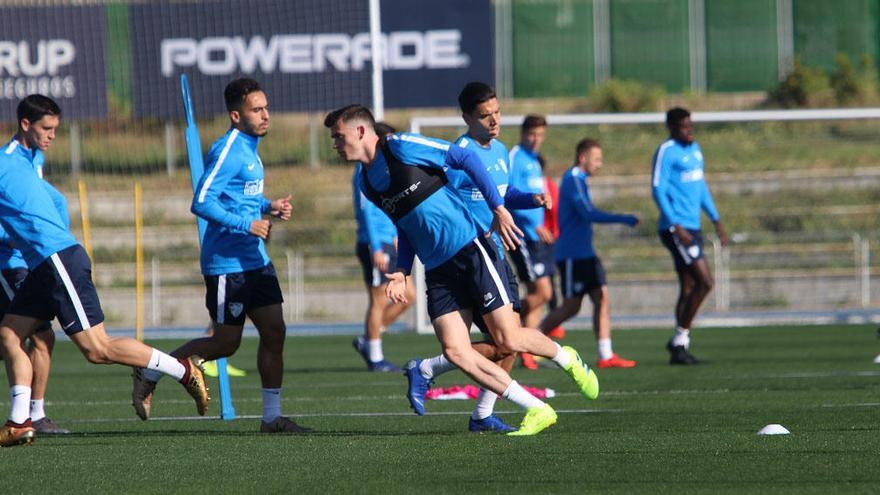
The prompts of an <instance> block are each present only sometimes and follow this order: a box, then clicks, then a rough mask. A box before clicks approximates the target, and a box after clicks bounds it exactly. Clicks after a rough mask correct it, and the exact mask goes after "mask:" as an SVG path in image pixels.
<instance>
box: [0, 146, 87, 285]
mask: <svg viewBox="0 0 880 495" xmlns="http://www.w3.org/2000/svg"><path fill="white" fill-rule="evenodd" d="M40 155H41V153H39V150H29V149H26V148H24V147H23V146H21V144H19V142H18V141H16V140H15V139H13V140H11V141H10V142H9V143H7V144H6V146H4V147H3V149H2V151H0V225H2V227H3V228H4V229H5V230H6V233H7V234H8V235H9V237H10V238H11V240H12V242H13V243H14V244H15V248H16V249H18V250H19V251H21V254H22V257H23V258H24V261H25V263H26V264H27V267H28V269H31V270H33V269H34V268H36V267H37V266H38V265H39V264H40V263H42V262H43V261H45V260H46V258H48V257H50V256H52V255H53V254H55V253H57V252H58V251H61V250H63V249H65V248H68V247H70V246H73V245H76V244H77V242H76V239H74V237H73V234H71V233H70V219H69V218H68V217H67V203H66V201H65V200H64V196H63V195H62V194H61V193H59V192H58V191H57V190H56V189H55V188H54V187H52V186H51V185H49V183H48V182H46V181H44V180H43V179H41V178H40V177H39V176H38V175H37V172H36V170H35V160H36V162H37V163H42V161H41V159H42V157H41V156H40ZM62 204H63V208H62V207H61V206H59V205H62ZM62 210H63V213H61V211H62Z"/></svg>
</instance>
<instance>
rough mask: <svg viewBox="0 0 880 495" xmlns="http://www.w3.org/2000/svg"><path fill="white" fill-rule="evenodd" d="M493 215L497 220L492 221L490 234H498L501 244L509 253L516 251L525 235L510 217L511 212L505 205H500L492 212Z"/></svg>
mask: <svg viewBox="0 0 880 495" xmlns="http://www.w3.org/2000/svg"><path fill="white" fill-rule="evenodd" d="M492 215H494V217H495V219H494V220H492V228H491V229H489V232H490V233H491V232H497V233H498V237H499V238H501V244H502V245H503V246H504V249H506V250H508V251H514V250H516V247H517V246H519V244H520V241H519V239H520V237H522V236H523V233H522V230H519V227H517V226H516V224H515V223H514V222H513V217H512V216H510V212H509V211H507V208H505V207H504V205H498V207H497V208H495V209H494V210H492Z"/></svg>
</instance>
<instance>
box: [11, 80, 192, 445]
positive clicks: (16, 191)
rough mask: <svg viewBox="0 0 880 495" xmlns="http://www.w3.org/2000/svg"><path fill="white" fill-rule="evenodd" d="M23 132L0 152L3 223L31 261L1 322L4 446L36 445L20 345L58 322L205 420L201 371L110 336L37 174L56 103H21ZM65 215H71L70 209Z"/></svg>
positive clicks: (90, 350) (87, 349)
mask: <svg viewBox="0 0 880 495" xmlns="http://www.w3.org/2000/svg"><path fill="white" fill-rule="evenodd" d="M17 117H18V133H17V134H16V136H15V138H13V140H12V141H10V142H9V143H8V144H7V145H6V146H4V147H3V148H2V150H0V225H2V226H3V228H4V229H5V230H6V232H7V233H8V234H9V236H10V237H11V238H12V241H13V242H14V243H15V247H16V248H17V249H19V250H20V251H21V253H22V257H23V258H24V261H25V263H27V267H28V270H29V271H28V274H27V276H26V277H25V278H24V280H22V281H21V284H20V285H19V287H18V290H17V291H16V293H15V297H14V298H13V299H12V302H11V303H10V304H9V307H8V308H7V310H6V314H5V315H4V316H3V320H2V322H0V351H2V355H3V357H4V359H5V360H6V370H7V379H8V380H9V386H10V397H11V401H10V413H9V419H8V420H7V422H6V424H4V425H3V427H2V428H0V447H7V446H13V445H22V444H27V443H31V442H32V441H33V439H34V438H35V436H36V431H35V429H34V426H33V422H32V420H31V417H30V414H31V409H30V401H31V397H32V393H33V389H32V387H31V384H32V383H33V378H34V376H33V375H34V369H33V367H32V365H31V360H30V357H29V356H28V354H27V353H26V352H25V351H24V348H23V346H22V342H23V341H24V340H25V339H27V338H29V337H31V336H32V335H33V334H34V332H35V331H36V330H37V329H38V328H39V327H40V326H41V325H43V324H45V322H47V321H51V320H52V319H55V318H56V317H57V318H58V322H59V323H60V325H61V327H62V329H63V330H64V332H65V333H66V334H67V335H68V336H69V337H70V340H71V341H72V342H73V343H74V344H75V345H76V346H77V347H78V348H79V349H80V351H81V352H82V353H83V355H84V356H85V357H86V359H88V360H89V361H90V362H92V363H95V364H112V363H117V364H123V365H126V366H137V367H141V368H149V369H153V370H156V371H157V372H160V373H164V374H169V375H172V376H174V377H175V378H176V379H178V380H179V381H180V382H181V384H183V385H184V387H186V389H187V391H188V392H189V393H190V395H192V396H193V398H194V399H195V400H196V406H197V408H198V410H199V411H201V412H202V414H204V410H206V409H207V405H208V393H207V389H206V388H205V384H204V376H202V373H201V370H199V369H198V367H196V366H195V364H194V363H192V362H191V361H189V360H178V359H175V358H172V357H171V356H169V355H168V354H165V353H162V352H160V351H158V350H156V349H153V348H152V347H149V346H147V345H144V344H143V343H141V342H138V341H137V340H134V339H131V338H111V337H108V336H107V334H106V332H105V331H104V323H103V321H104V313H103V311H102V309H101V304H100V301H99V300H98V294H97V292H96V291H95V287H94V285H93V284H92V277H91V260H89V257H88V255H87V254H86V252H85V250H84V249H83V248H82V246H80V245H79V244H78V243H77V242H76V240H75V239H74V238H73V235H72V234H71V233H70V231H69V229H68V225H67V221H66V220H65V215H64V214H62V213H60V212H59V209H58V208H57V207H56V201H57V199H56V200H53V195H52V193H50V191H49V189H50V188H51V186H48V184H46V183H45V181H43V180H42V179H41V178H40V177H39V175H37V172H36V170H35V169H34V162H35V160H36V159H37V158H38V155H37V153H38V151H39V152H42V151H45V150H46V149H48V148H49V146H50V144H51V143H52V141H53V140H54V139H55V132H56V130H57V129H58V126H59V124H60V122H61V108H60V107H58V104H57V103H55V102H54V101H53V100H52V99H51V98H48V97H46V96H43V95H29V96H27V97H26V98H24V99H23V100H22V101H21V102H20V103H19V105H18V109H17ZM65 210H66V209H65Z"/></svg>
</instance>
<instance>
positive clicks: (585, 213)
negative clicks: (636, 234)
mask: <svg viewBox="0 0 880 495" xmlns="http://www.w3.org/2000/svg"><path fill="white" fill-rule="evenodd" d="M600 168H602V148H601V147H600V146H599V143H598V142H597V141H594V140H592V139H589V138H587V139H582V140H581V141H580V142H578V144H577V146H576V148H575V163H574V165H572V167H571V168H569V169H568V170H566V172H565V174H564V175H563V176H562V184H560V186H559V205H558V208H559V239H558V240H557V241H556V249H555V251H556V252H555V256H556V263H557V269H558V270H559V273H560V275H561V277H560V278H561V285H562V297H563V301H562V305H561V306H559V307H558V308H556V309H554V310H553V311H551V312H550V314H548V315H547V316H546V317H545V318H544V321H542V322H541V327H540V328H541V331H542V332H544V333H547V332H549V331H550V330H552V329H554V328H556V327H557V326H559V325H560V324H562V323H563V322H564V321H566V320H568V319H569V318H571V317H573V316H575V315H577V314H578V312H579V311H580V309H581V303H583V300H584V295H588V296H589V297H590V300H591V301H592V302H593V332H594V333H595V335H596V344H597V346H598V351H599V352H598V354H599V359H598V361H597V365H598V367H599V368H632V367H633V366H635V365H636V362H635V361H631V360H629V359H623V358H621V357H620V356H618V355H617V354H615V353H614V351H613V348H612V346H611V299H610V297H609V295H608V284H607V283H606V281H605V269H604V268H603V267H602V260H600V259H599V256H597V255H596V251H595V249H594V248H593V224H594V223H622V224H625V225H629V226H630V227H634V226H636V225H637V224H638V223H639V219H638V217H636V216H635V215H622V214H617V213H609V212H605V211H602V210H600V209H598V208H596V207H595V206H594V205H593V201H592V199H590V187H589V184H588V180H589V178H590V177H592V176H594V175H595V174H596V172H598V171H599V169H600Z"/></svg>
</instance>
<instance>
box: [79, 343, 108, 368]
mask: <svg viewBox="0 0 880 495" xmlns="http://www.w3.org/2000/svg"><path fill="white" fill-rule="evenodd" d="M81 351H82V353H83V356H85V358H86V361H88V362H90V363H92V364H110V363H112V362H113V360H112V359H111V356H110V350H109V349H108V348H107V346H105V345H94V346H92V347H88V348H84V349H81Z"/></svg>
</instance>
